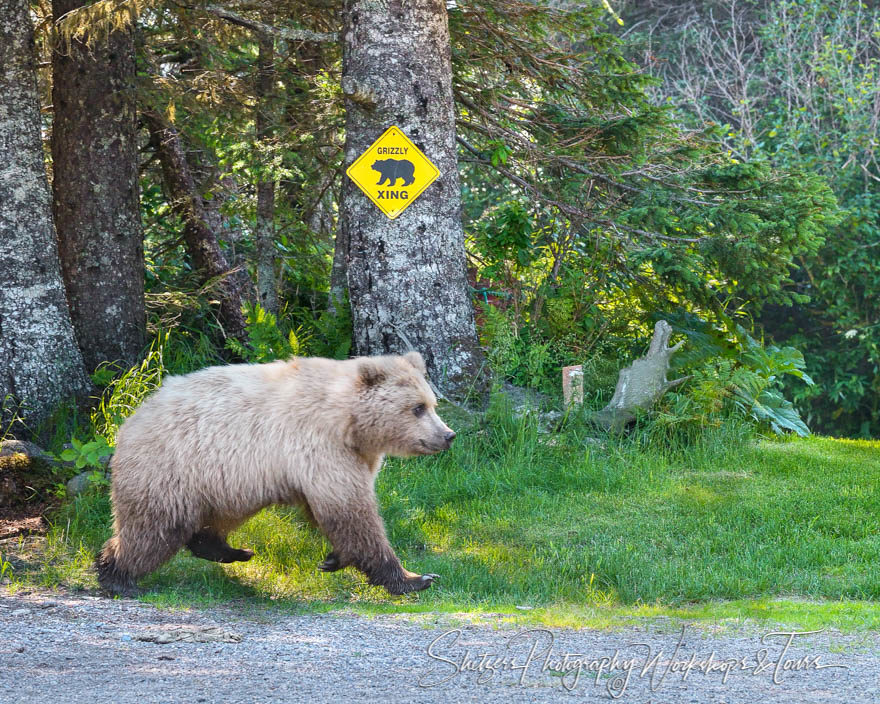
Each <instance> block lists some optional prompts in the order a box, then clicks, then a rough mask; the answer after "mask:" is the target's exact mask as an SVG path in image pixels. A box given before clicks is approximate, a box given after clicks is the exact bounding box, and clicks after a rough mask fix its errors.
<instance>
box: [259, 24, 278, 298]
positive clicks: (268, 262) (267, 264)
mask: <svg viewBox="0 0 880 704" xmlns="http://www.w3.org/2000/svg"><path fill="white" fill-rule="evenodd" d="M259 41H260V55H259V57H258V71H259V76H258V78H257V91H256V93H257V107H256V116H255V122H256V133H257V135H256V136H257V140H258V141H262V140H266V139H268V138H269V137H271V135H272V130H273V127H274V124H273V122H274V121H273V119H272V115H273V111H272V103H273V93H274V84H275V47H274V44H273V41H272V40H271V39H267V38H266V37H260V40H259ZM256 226H257V231H256V240H257V242H256V245H257V277H256V278H257V299H258V300H259V302H260V305H261V306H262V307H263V308H265V309H266V310H267V311H269V312H270V313H272V314H275V315H277V314H278V281H277V275H276V273H275V176H274V175H273V174H271V173H263V174H262V175H261V177H260V180H259V181H258V182H257V223H256Z"/></svg>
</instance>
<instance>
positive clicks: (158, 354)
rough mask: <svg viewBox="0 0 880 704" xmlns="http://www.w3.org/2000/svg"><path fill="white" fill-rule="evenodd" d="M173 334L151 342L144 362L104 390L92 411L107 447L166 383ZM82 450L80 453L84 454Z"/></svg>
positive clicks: (94, 424)
mask: <svg viewBox="0 0 880 704" xmlns="http://www.w3.org/2000/svg"><path fill="white" fill-rule="evenodd" d="M169 337H170V333H163V334H160V335H159V336H158V337H157V338H156V339H155V340H154V341H153V343H152V344H151V345H150V349H149V351H148V352H147V354H146V356H145V357H144V359H143V361H141V363H140V364H136V365H135V366H133V367H131V368H130V369H126V370H124V371H122V372H121V373H119V374H118V376H116V377H115V378H114V379H113V380H112V381H111V382H110V383H109V384H108V385H107V387H106V388H105V389H104V391H103V393H102V394H101V398H100V400H99V401H98V404H97V406H96V407H95V409H94V411H92V414H91V423H92V427H93V428H94V432H95V439H94V441H95V442H98V443H100V440H101V439H103V440H104V441H105V442H106V446H109V447H112V446H114V445H115V443H116V433H117V431H118V430H119V426H120V425H122V422H123V421H124V420H125V419H126V418H128V416H130V415H131V414H132V413H134V412H135V410H137V408H138V406H140V405H141V403H142V402H143V400H144V399H145V398H146V397H147V396H148V395H149V394H151V393H152V392H153V391H155V390H156V389H157V388H159V387H160V386H161V385H162V378H163V376H164V375H165V373H166V369H165V363H164V350H165V346H166V345H167V344H168V340H169ZM112 368H113V367H112V366H111V365H102V366H101V367H99V373H101V374H102V375H103V371H102V370H107V369H112ZM81 455H82V453H79V454H78V455H77V458H79V457H81Z"/></svg>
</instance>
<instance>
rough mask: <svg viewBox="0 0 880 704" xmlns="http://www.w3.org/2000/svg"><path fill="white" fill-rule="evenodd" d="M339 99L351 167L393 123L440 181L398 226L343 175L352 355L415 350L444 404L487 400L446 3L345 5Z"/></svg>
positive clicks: (397, 0) (398, 0)
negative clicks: (471, 287) (470, 279)
mask: <svg viewBox="0 0 880 704" xmlns="http://www.w3.org/2000/svg"><path fill="white" fill-rule="evenodd" d="M342 91H343V93H344V94H345V98H346V100H345V107H346V122H345V136H346V140H345V163H346V165H349V164H351V163H352V162H353V161H354V160H355V159H356V158H357V157H358V156H360V155H361V153H363V151H364V150H365V149H366V148H367V147H369V145H370V144H371V143H372V142H373V141H374V140H375V139H376V138H377V137H379V135H381V134H382V133H383V132H384V131H385V130H386V129H387V128H388V127H390V126H391V125H397V126H398V127H399V128H400V129H401V130H403V132H404V133H405V134H406V135H407V136H408V137H409V138H410V139H411V140H412V141H413V142H415V144H416V145H417V146H418V147H419V149H421V150H422V152H423V153H424V154H425V155H426V156H427V157H428V158H429V159H430V160H431V161H432V162H433V163H434V164H435V165H436V166H437V168H438V169H439V170H440V174H441V176H440V178H439V179H437V181H435V182H434V183H433V184H432V185H431V186H430V187H429V188H428V189H427V190H426V191H425V192H424V193H422V195H421V196H419V198H418V200H416V201H415V202H414V203H413V204H412V205H410V206H409V207H408V208H407V209H406V211H405V212H404V213H403V214H402V215H400V216H399V217H398V218H397V219H395V220H389V219H388V218H386V216H385V215H383V214H382V213H381V212H380V211H379V209H378V208H376V206H375V205H374V204H373V203H371V202H370V201H369V200H368V199H367V197H366V196H365V195H364V194H363V193H362V192H361V191H360V190H359V189H358V188H357V186H355V184H354V183H352V182H351V181H350V179H348V178H346V179H345V185H344V187H343V198H342V215H341V227H342V233H341V235H342V236H341V237H340V238H339V239H338V244H341V245H343V246H344V247H345V248H346V258H345V259H346V261H345V265H346V269H347V280H348V290H349V297H350V301H351V310H352V318H353V324H354V338H355V347H356V351H357V353H358V354H377V353H385V352H398V351H403V350H406V349H408V347H409V346H410V344H411V345H412V346H414V347H415V348H416V349H417V350H418V351H420V352H421V353H422V354H423V356H424V357H425V361H426V362H427V365H428V370H429V372H430V375H431V377H432V379H433V380H434V381H435V382H436V383H437V385H438V386H440V388H441V389H442V390H443V391H444V393H446V394H447V395H448V396H450V397H454V398H462V397H463V396H464V395H465V394H466V393H467V392H468V391H469V390H472V389H475V390H476V391H478V392H482V391H483V388H484V381H483V355H482V352H481V350H480V347H479V345H478V341H477V335H476V329H475V326H474V314H473V308H472V305H471V300H470V296H469V294H468V288H467V278H466V272H465V253H464V233H463V229H462V224H461V192H460V187H459V178H458V164H457V158H456V144H455V112H454V106H453V98H452V64H451V53H450V43H449V27H448V22H447V15H446V3H445V2H444V0H388V2H381V3H379V2H374V1H373V0H346V2H345V11H344V28H343V66H342ZM340 267H341V262H340V263H338V265H337V268H340Z"/></svg>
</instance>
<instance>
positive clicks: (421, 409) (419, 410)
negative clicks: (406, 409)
mask: <svg viewBox="0 0 880 704" xmlns="http://www.w3.org/2000/svg"><path fill="white" fill-rule="evenodd" d="M426 410H427V409H426V408H425V404H424V403H420V404H419V405H418V406H416V407H415V408H413V409H412V412H413V415H414V416H415V417H416V418H421V417H422V416H423V415H425V411H426Z"/></svg>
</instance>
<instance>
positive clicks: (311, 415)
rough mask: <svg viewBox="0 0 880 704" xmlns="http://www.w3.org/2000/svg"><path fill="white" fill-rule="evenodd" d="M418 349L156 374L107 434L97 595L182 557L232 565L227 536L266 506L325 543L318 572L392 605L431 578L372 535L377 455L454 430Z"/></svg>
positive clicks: (433, 443) (431, 443) (127, 588)
mask: <svg viewBox="0 0 880 704" xmlns="http://www.w3.org/2000/svg"><path fill="white" fill-rule="evenodd" d="M436 404H437V400H436V398H435V396H434V394H433V392H432V391H431V387H430V386H429V385H428V383H427V381H426V379H425V363H424V360H423V359H422V356H421V355H420V354H419V353H418V352H408V353H407V354H405V355H403V356H396V355H389V356H384V357H359V358H355V359H348V360H344V361H339V360H330V359H320V358H308V357H294V358H291V359H290V360H288V361H279V362H270V363H268V364H235V365H229V366H220V367H210V368H207V369H202V370H201V371H197V372H194V373H192V374H188V375H186V376H179V377H169V378H167V379H166V380H165V382H164V384H163V386H162V387H161V388H160V389H159V390H158V391H156V392H155V393H154V394H153V395H152V396H150V397H149V398H148V399H147V400H146V401H145V402H144V403H143V405H142V406H141V407H140V408H139V409H138V410H137V411H136V412H135V413H134V414H133V415H132V416H131V417H130V418H128V419H127V420H126V421H125V423H123V425H122V427H121V428H120V429H119V434H118V437H117V440H116V452H115V454H114V455H113V459H112V460H111V469H112V489H111V498H112V501H113V516H114V536H113V537H112V538H110V540H108V541H107V542H106V543H105V544H104V548H103V550H102V551H101V553H100V554H99V555H98V557H97V559H96V567H97V571H98V581H99V583H100V585H101V587H102V589H103V590H104V591H106V592H108V593H110V594H119V595H125V596H128V595H132V594H135V593H137V588H136V580H137V579H138V578H139V577H141V576H143V575H145V574H147V573H148V572H151V571H153V570H154V569H156V568H157V567H159V565H161V564H162V563H164V562H166V561H167V560H169V559H170V558H171V557H172V556H173V555H174V554H175V553H176V552H177V551H178V550H179V549H180V548H181V547H183V546H186V547H187V548H189V550H190V551H191V552H192V554H193V555H195V556H196V557H201V558H204V559H206V560H212V561H214V562H236V561H245V560H249V559H250V558H251V557H253V552H251V551H250V550H244V549H240V548H233V547H231V546H230V545H229V544H228V543H227V542H226V537H227V535H228V534H229V533H230V532H231V531H233V530H235V528H237V527H238V526H239V525H241V524H242V523H243V522H244V521H246V520H247V519H248V518H250V517H251V516H253V515H254V514H255V513H257V512H258V511H259V510H260V509H262V508H264V507H266V506H269V505H271V504H296V505H299V506H301V507H302V509H303V511H304V513H305V515H306V517H307V518H308V520H309V521H310V522H312V523H313V525H315V526H317V527H318V528H319V529H320V530H321V531H322V532H323V533H324V535H325V536H326V537H327V539H328V540H329V541H330V543H331V545H332V551H331V552H330V553H329V554H328V555H327V557H326V559H325V560H324V561H323V562H322V563H321V564H320V565H319V566H318V568H319V569H321V570H323V571H325V572H333V571H335V570H339V569H342V568H343V567H348V566H352V567H355V568H357V569H358V570H360V571H361V572H363V573H364V574H365V575H366V576H367V578H368V580H369V582H370V584H376V585H380V586H382V587H384V588H385V589H386V590H387V591H388V592H389V593H391V594H403V593H406V592H412V591H418V590H421V589H425V588H427V587H429V586H430V585H431V583H432V582H433V580H434V579H436V578H437V575H434V574H423V575H419V574H414V573H413V572H409V571H407V570H405V569H404V568H403V567H402V566H401V564H400V560H399V559H398V558H397V555H396V554H395V553H394V550H393V549H392V547H391V545H390V544H389V542H388V538H387V537H386V535H385V526H384V524H383V522H382V518H381V516H380V515H379V511H378V508H377V501H376V494H375V490H374V481H375V478H376V474H377V473H378V471H379V469H380V468H381V465H382V460H383V458H384V455H385V454H390V455H396V456H402V457H406V456H413V455H430V454H434V453H437V452H440V451H442V450H446V449H448V448H449V447H450V445H451V443H452V439H453V438H454V437H455V433H454V432H453V431H452V430H450V429H449V427H448V426H447V425H446V424H445V423H444V422H443V421H442V420H440V418H439V416H438V415H437V413H436V412H435V407H436Z"/></svg>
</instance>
